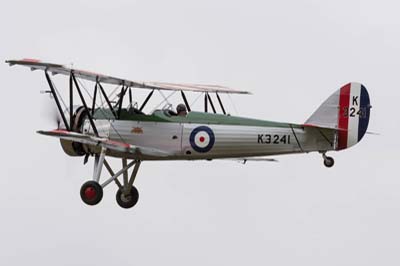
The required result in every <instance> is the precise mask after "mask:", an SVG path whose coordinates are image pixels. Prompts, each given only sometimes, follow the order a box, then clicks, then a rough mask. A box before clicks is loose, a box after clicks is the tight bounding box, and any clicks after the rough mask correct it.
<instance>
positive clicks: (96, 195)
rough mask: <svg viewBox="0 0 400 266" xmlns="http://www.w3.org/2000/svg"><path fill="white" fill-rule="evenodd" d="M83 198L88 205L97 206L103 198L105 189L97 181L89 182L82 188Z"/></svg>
mask: <svg viewBox="0 0 400 266" xmlns="http://www.w3.org/2000/svg"><path fill="white" fill-rule="evenodd" d="M81 198H82V201H83V202H84V203H86V204H87V205H96V204H98V203H99V202H100V201H101V199H102V198H103V188H102V187H101V186H100V184H99V183H97V182H96V181H87V182H86V183H84V184H83V185H82V187H81Z"/></svg>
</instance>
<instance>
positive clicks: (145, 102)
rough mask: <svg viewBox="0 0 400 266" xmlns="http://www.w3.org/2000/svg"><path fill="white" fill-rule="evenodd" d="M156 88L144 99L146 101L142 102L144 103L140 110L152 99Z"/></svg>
mask: <svg viewBox="0 0 400 266" xmlns="http://www.w3.org/2000/svg"><path fill="white" fill-rule="evenodd" d="M153 93H154V90H152V91H151V92H150V93H149V95H147V97H146V99H145V100H144V102H143V103H142V105H141V106H140V108H139V111H140V112H141V111H142V110H143V108H144V107H145V106H146V104H147V102H148V101H149V100H150V98H151V96H152V95H153Z"/></svg>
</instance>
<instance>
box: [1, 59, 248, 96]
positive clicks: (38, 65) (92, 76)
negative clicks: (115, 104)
mask: <svg viewBox="0 0 400 266" xmlns="http://www.w3.org/2000/svg"><path fill="white" fill-rule="evenodd" d="M6 63H8V64H9V65H10V66H13V65H21V66H27V67H29V68H30V69H31V70H32V71H33V70H37V69H40V70H45V71H48V72H50V73H52V74H53V75H56V74H62V75H67V76H69V75H70V74H71V72H73V73H74V75H75V76H76V77H77V78H81V79H86V80H90V81H93V82H97V81H98V82H102V83H106V84H114V85H124V86H128V87H132V88H139V89H156V90H170V91H176V90H183V91H195V92H219V93H236V94H250V92H248V91H242V90H234V89H231V88H227V87H223V86H219V85H200V84H177V83H165V82H139V81H131V80H126V79H121V78H116V77H112V76H107V75H103V74H99V73H94V72H90V71H85V70H79V69H72V68H69V67H66V66H63V65H59V64H52V63H45V62H41V61H39V60H34V59H23V60H8V61H6Z"/></svg>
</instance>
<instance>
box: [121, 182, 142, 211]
mask: <svg viewBox="0 0 400 266" xmlns="http://www.w3.org/2000/svg"><path fill="white" fill-rule="evenodd" d="M115 198H116V199H117V203H118V205H119V206H120V207H122V208H124V209H129V208H132V207H133V206H135V205H136V203H137V202H138V200H139V192H138V190H137V189H136V188H135V187H134V186H132V187H131V189H130V191H129V192H127V193H126V192H125V193H124V189H123V188H122V189H121V188H120V189H118V191H117V195H115Z"/></svg>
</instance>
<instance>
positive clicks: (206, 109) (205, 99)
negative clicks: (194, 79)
mask: <svg viewBox="0 0 400 266" xmlns="http://www.w3.org/2000/svg"><path fill="white" fill-rule="evenodd" d="M204 112H205V113H208V101H207V92H205V93H204Z"/></svg>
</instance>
